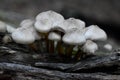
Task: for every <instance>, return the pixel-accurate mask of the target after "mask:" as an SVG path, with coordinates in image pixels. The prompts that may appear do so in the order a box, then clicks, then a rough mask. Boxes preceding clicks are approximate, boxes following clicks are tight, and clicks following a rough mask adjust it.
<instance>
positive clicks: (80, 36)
mask: <svg viewBox="0 0 120 80" xmlns="http://www.w3.org/2000/svg"><path fill="white" fill-rule="evenodd" d="M84 34H85V31H84V30H73V31H70V32H67V33H66V34H65V35H64V36H63V38H62V40H63V42H64V43H67V44H72V45H82V44H84V43H85V42H86V38H85V36H84Z"/></svg>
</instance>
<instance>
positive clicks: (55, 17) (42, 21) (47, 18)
mask: <svg viewBox="0 0 120 80" xmlns="http://www.w3.org/2000/svg"><path fill="white" fill-rule="evenodd" d="M63 20H64V18H63V16H62V15H60V14H58V13H56V12H54V11H46V12H42V13H40V14H38V15H37V17H36V22H35V28H36V30H38V31H39V32H48V31H49V30H50V29H52V28H54V27H55V26H57V25H58V24H59V23H61V22H62V21H63Z"/></svg>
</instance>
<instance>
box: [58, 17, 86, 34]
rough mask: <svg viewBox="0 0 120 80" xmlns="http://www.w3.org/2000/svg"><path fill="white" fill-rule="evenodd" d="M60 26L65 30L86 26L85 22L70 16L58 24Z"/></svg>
mask: <svg viewBox="0 0 120 80" xmlns="http://www.w3.org/2000/svg"><path fill="white" fill-rule="evenodd" d="M58 27H60V28H62V29H63V30H64V32H65V33H66V32H68V31H71V30H73V29H83V28H85V22H83V21H82V20H79V19H75V18H69V19H67V20H64V21H63V22H62V23H60V24H59V25H58Z"/></svg>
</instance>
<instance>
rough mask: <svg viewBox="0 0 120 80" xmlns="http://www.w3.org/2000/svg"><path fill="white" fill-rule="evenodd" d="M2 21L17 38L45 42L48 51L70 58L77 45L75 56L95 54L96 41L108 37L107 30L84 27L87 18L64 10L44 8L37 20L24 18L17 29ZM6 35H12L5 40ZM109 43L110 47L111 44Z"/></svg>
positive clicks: (31, 41)
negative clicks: (65, 15)
mask: <svg viewBox="0 0 120 80" xmlns="http://www.w3.org/2000/svg"><path fill="white" fill-rule="evenodd" d="M1 24H2V25H0V29H1V30H2V29H3V32H5V31H6V28H7V31H8V30H9V33H10V34H11V36H12V39H13V40H14V42H16V43H19V44H27V45H30V44H32V45H33V44H34V43H35V42H36V41H38V42H39V43H45V45H41V46H36V47H44V46H46V47H45V48H44V49H47V50H46V52H48V53H58V54H59V55H61V54H64V55H66V56H67V57H69V58H71V57H72V56H73V55H72V53H73V51H74V48H75V47H76V48H77V49H76V52H75V55H74V58H77V59H79V58H80V57H81V56H82V55H83V54H95V51H96V50H97V49H98V46H97V44H96V43H95V41H105V40H106V39H107V34H106V33H105V31H104V30H102V29H101V28H99V27H98V26H97V25H91V26H88V27H85V22H84V21H82V20H80V19H75V18H69V19H64V17H63V16H62V15H61V14H59V13H56V12H54V11H45V12H42V13H40V14H38V15H37V16H36V18H35V20H31V19H26V20H23V21H22V22H21V23H20V27H18V28H17V29H14V28H10V26H7V27H5V26H6V25H5V24H4V23H2V22H1ZM1 26H2V27H1ZM9 28H10V29H9ZM1 30H0V31H1ZM7 39H9V38H8V37H5V38H4V41H5V40H7ZM5 42H6V41H5ZM39 43H38V44H39ZM55 44H56V45H55ZM107 46H108V47H109V50H110V46H109V45H107ZM38 49H39V48H38Z"/></svg>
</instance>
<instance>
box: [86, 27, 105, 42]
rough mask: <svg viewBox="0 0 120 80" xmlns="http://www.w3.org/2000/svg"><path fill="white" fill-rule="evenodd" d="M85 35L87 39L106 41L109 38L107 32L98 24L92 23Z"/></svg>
mask: <svg viewBox="0 0 120 80" xmlns="http://www.w3.org/2000/svg"><path fill="white" fill-rule="evenodd" d="M85 37H86V39H87V40H97V41H105V40H106V39H107V34H106V33H105V31H104V30H102V29H101V28H99V27H98V26H97V25H91V26H89V27H87V28H86V33H85Z"/></svg>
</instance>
